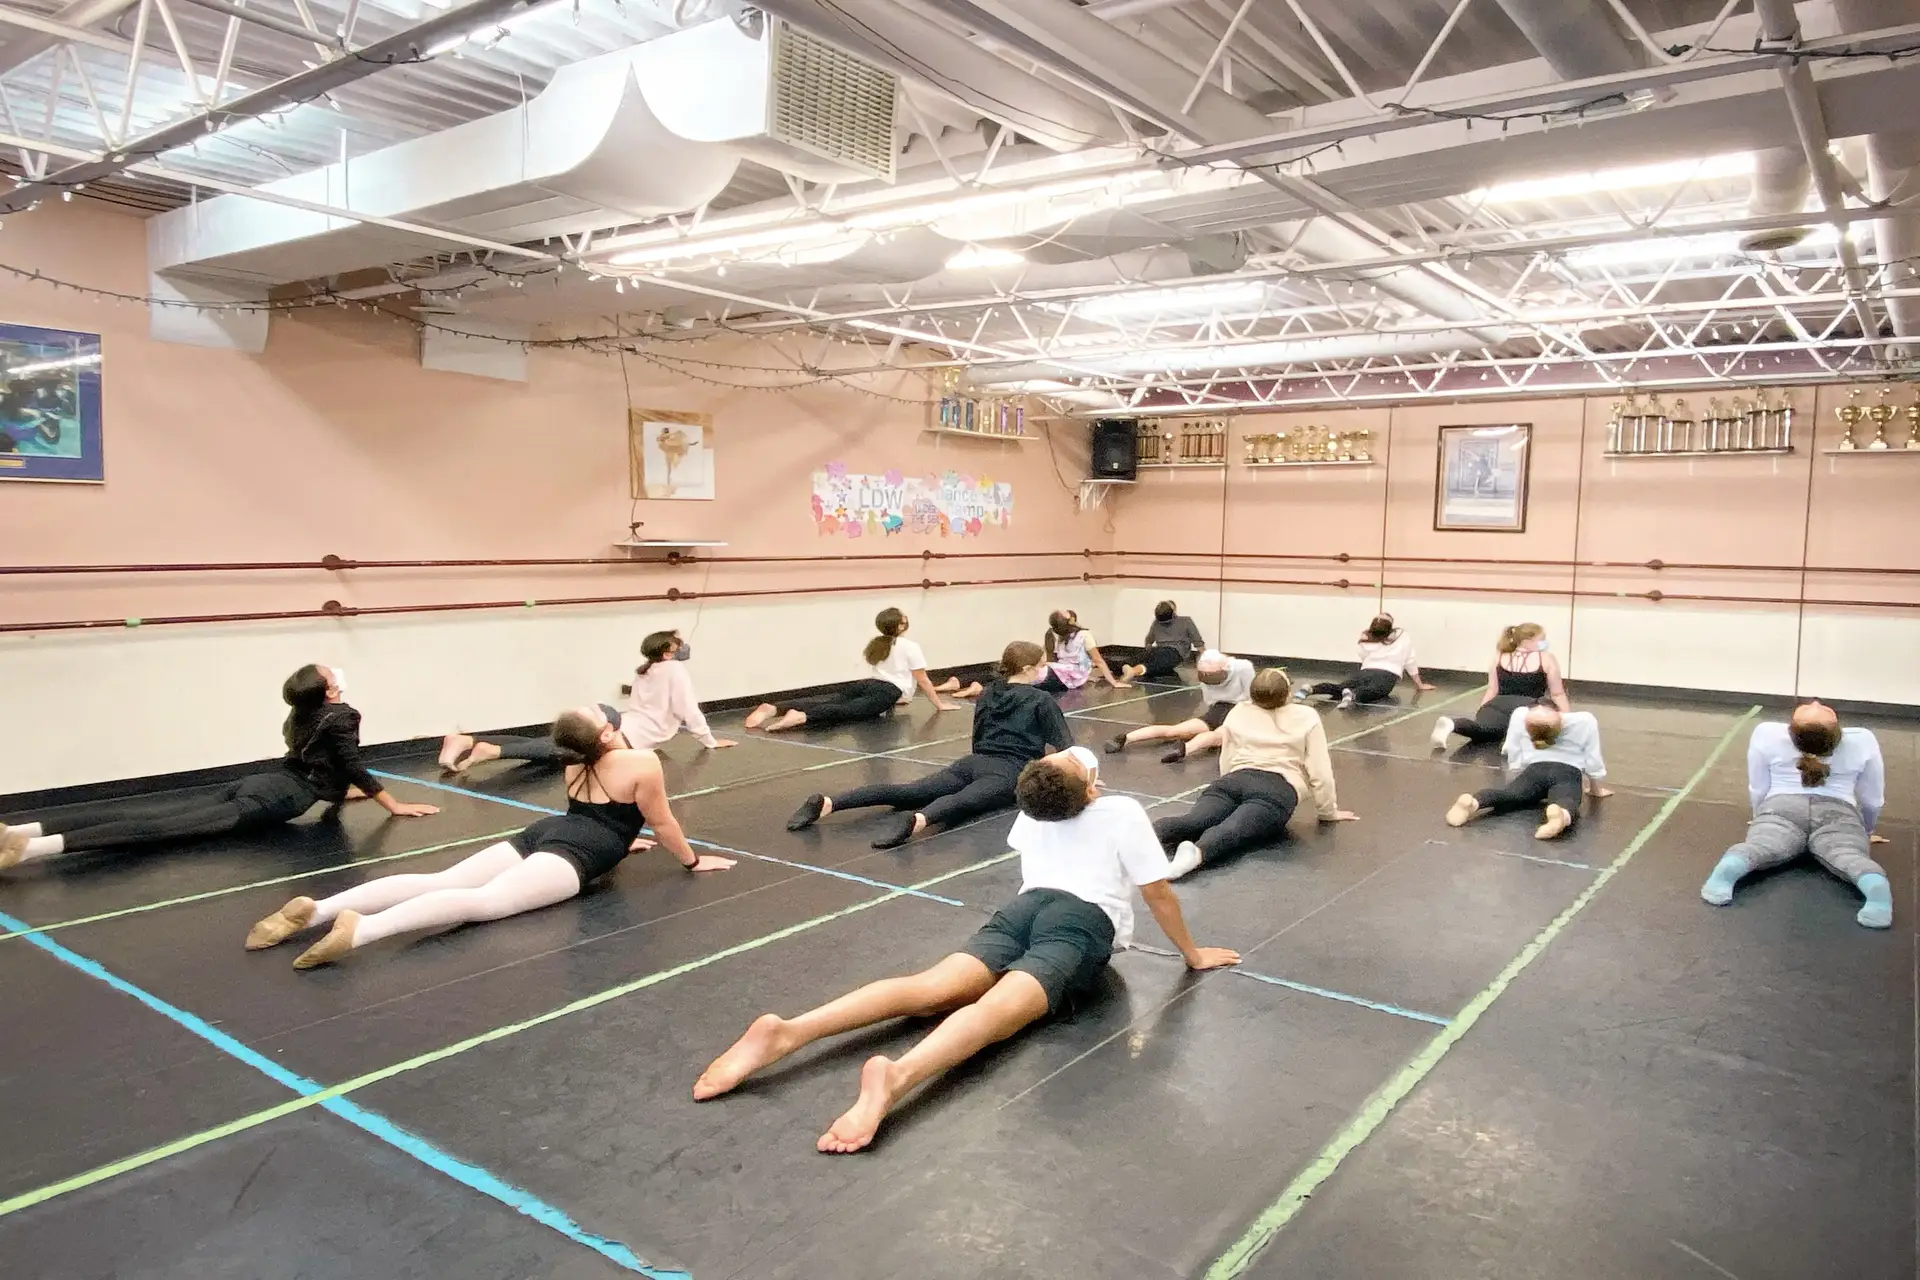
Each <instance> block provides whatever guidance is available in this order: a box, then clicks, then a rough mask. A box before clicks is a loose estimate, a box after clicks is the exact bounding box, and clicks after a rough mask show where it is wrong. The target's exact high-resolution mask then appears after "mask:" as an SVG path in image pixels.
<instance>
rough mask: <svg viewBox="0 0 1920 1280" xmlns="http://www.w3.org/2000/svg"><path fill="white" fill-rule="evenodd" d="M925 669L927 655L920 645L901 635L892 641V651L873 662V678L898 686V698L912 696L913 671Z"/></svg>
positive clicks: (906, 698)
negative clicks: (891, 682) (889, 681)
mask: <svg viewBox="0 0 1920 1280" xmlns="http://www.w3.org/2000/svg"><path fill="white" fill-rule="evenodd" d="M926 669H927V655H926V654H924V653H922V652H920V646H919V645H917V644H915V643H914V642H913V641H911V640H909V639H907V638H906V637H905V636H901V637H900V638H898V639H896V640H895V641H894V642H893V652H892V653H889V654H888V655H887V656H886V657H884V658H882V659H881V660H880V661H878V662H876V663H874V664H873V678H874V679H875V680H891V681H893V682H894V683H895V684H897V685H899V686H900V700H901V701H902V702H905V701H907V700H908V699H910V698H912V697H913V673H914V672H916V671H925V670H926Z"/></svg>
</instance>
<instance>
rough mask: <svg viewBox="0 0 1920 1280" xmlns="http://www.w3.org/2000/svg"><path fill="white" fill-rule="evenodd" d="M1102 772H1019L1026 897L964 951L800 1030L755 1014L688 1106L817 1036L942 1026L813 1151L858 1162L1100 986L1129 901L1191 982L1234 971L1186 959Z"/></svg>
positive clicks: (882, 1075)
mask: <svg viewBox="0 0 1920 1280" xmlns="http://www.w3.org/2000/svg"><path fill="white" fill-rule="evenodd" d="M1099 768H1100V765H1099V757H1098V756H1096V755H1094V754H1093V753H1092V752H1091V751H1089V750H1087V749H1086V748H1085V747H1074V748H1071V749H1070V750H1067V751H1063V752H1059V753H1057V754H1055V755H1050V756H1048V757H1046V758H1045V759H1043V760H1036V761H1034V762H1033V763H1032V764H1030V765H1028V766H1027V767H1026V768H1025V769H1023V770H1022V771H1021V773H1020V782H1019V785H1018V788H1017V794H1018V798H1019V803H1020V817H1019V818H1017V819H1016V820H1015V821H1014V824H1013V833H1012V835H1011V836H1010V837H1009V838H1008V843H1009V844H1010V845H1011V846H1012V847H1013V848H1015V849H1017V850H1019V852H1020V879H1021V886H1020V895H1019V896H1018V897H1016V898H1015V899H1014V900H1013V901H1012V902H1010V903H1008V904H1007V905H1006V906H1005V907H1003V908H1001V909H1000V910H999V911H997V912H995V913H994V915H993V918H992V919H991V920H989V921H987V923H986V925H985V927H983V928H982V929H981V930H980V931H979V932H978V933H975V934H974V935H973V937H972V939H970V940H969V941H968V942H967V944H966V947H965V948H964V949H963V950H962V951H960V952H958V953H956V954H953V955H950V956H948V957H947V958H946V959H944V960H942V961H940V962H939V963H938V964H936V965H934V966H933V967H932V968H931V969H926V970H923V971H922V972H920V973H916V974H913V975H912V976H910V977H903V978H887V979H885V980H883V981H880V982H875V983H870V984H868V985H867V986H864V987H861V988H860V989H859V990H857V991H854V992H852V993H851V994H849V995H845V996H842V997H840V998H839V999H838V1000H835V1001H833V1002H832V1003H830V1004H826V1005H822V1006H821V1007H820V1008H818V1009H814V1010H813V1011H811V1012H810V1013H804V1014H801V1015H800V1016H799V1017H797V1018H791V1019H789V1018H781V1017H778V1016H776V1015H774V1014H770V1013H769V1014H763V1015H762V1016H761V1017H760V1018H758V1019H757V1020H755V1022H754V1024H753V1025H752V1026H751V1027H750V1028H748V1030H747V1033H746V1034H745V1035H744V1036H741V1037H740V1039H739V1040H738V1041H737V1042H735V1044H734V1046H733V1047H732V1048H731V1049H728V1050H727V1051H726V1052H725V1053H723V1054H721V1055H720V1056H719V1057H718V1058H716V1059H714V1062H713V1065H712V1066H709V1067H708V1068H707V1069H706V1071H705V1072H704V1073H703V1074H702V1075H701V1076H700V1079H699V1080H698V1081H696V1082H695V1084H694V1086H693V1097H694V1100H695V1101H696V1102H704V1101H705V1100H707V1099H708V1098H713V1097H717V1096H719V1095H720V1094H723V1093H726V1092H727V1091H728V1090H730V1089H733V1088H736V1087H738V1086H739V1084H740V1082H741V1081H743V1080H745V1079H746V1078H747V1077H748V1076H750V1075H752V1074H753V1073H754V1072H756V1071H760V1070H763V1069H765V1068H766V1067H768V1066H770V1065H772V1064H773V1063H775V1062H778V1061H779V1060H780V1059H782V1058H784V1057H786V1056H787V1055H788V1054H790V1053H792V1052H794V1050H796V1049H799V1048H801V1047H802V1046H805V1045H809V1044H812V1043H813V1042H814V1041H815V1040H819V1039H821V1038H823V1037H825V1036H833V1035H840V1034H842V1033H844V1032H848V1031H854V1030H857V1029H858V1028H860V1027H865V1026H871V1025H872V1024H873V1023H876V1022H885V1021H887V1020H888V1019H890V1018H924V1017H932V1016H935V1015H940V1014H944V1015H946V1016H945V1018H944V1019H943V1020H942V1021H941V1023H940V1025H939V1026H937V1027H935V1028H934V1029H933V1031H932V1032H931V1033H929V1034H928V1036H927V1037H926V1038H925V1039H924V1040H922V1041H920V1043H919V1044H917V1045H915V1046H914V1047H913V1048H912V1049H911V1050H909V1051H908V1052H907V1053H906V1054H904V1055H903V1056H902V1057H900V1058H899V1059H898V1060H897V1061H896V1060H893V1059H890V1058H885V1057H873V1058H869V1059H867V1061H866V1065H865V1066H863V1067H862V1068H861V1069H860V1098H859V1101H857V1102H855V1103H854V1104H853V1107H852V1108H851V1109H850V1110H848V1111H847V1113H846V1114H845V1115H843V1116H841V1117H840V1118H839V1119H838V1120H836V1121H834V1122H833V1125H832V1127H831V1128H829V1129H828V1130H827V1131H826V1133H824V1134H822V1135H821V1137H820V1141H819V1142H818V1143H817V1144H816V1145H817V1146H818V1147H819V1149H820V1150H821V1151H829V1152H848V1151H858V1150H860V1149H861V1148H862V1147H865V1146H866V1145H867V1144H868V1143H870V1142H872V1141H873V1135H874V1133H875V1131H876V1130H878V1129H879V1127H880V1122H881V1121H882V1120H883V1119H885V1118H886V1115H887V1112H888V1111H890V1110H892V1109H893V1107H894V1106H895V1105H896V1104H897V1103H898V1102H899V1101H900V1099H901V1098H902V1097H903V1096H904V1095H905V1094H906V1093H907V1092H908V1091H909V1090H911V1089H912V1088H913V1087H914V1086H916V1085H918V1084H919V1083H920V1082H922V1081H923V1080H926V1079H927V1078H928V1077H930V1076H933V1075H936V1074H938V1073H939V1072H942V1071H945V1070H948V1069H949V1068H951V1067H954V1066H956V1065H958V1064H959V1063H961V1062H964V1061H966V1060H967V1059H968V1058H970V1057H972V1056H973V1055H974V1054H976V1053H978V1052H980V1050H982V1049H984V1048H986V1047H987V1046H988V1045H990V1044H996V1043H998V1042H999V1041H1001V1040H1005V1039H1006V1038H1007V1037H1009V1036H1011V1035H1013V1034H1015V1033H1016V1032H1018V1031H1020V1030H1021V1029H1022V1028H1024V1027H1026V1026H1027V1025H1028V1024H1029V1023H1032V1022H1037V1021H1038V1020H1039V1019H1041V1018H1042V1017H1044V1016H1046V1015H1047V1014H1049V1013H1055V1014H1058V1013H1060V1012H1061V1011H1062V1010H1063V1009H1065V1008H1066V1007H1067V1005H1068V1004H1069V1002H1070V1000H1071V998H1072V997H1073V996H1075V995H1077V994H1079V993H1081V992H1083V991H1085V990H1086V989H1087V988H1089V987H1090V986H1092V985H1093V984H1094V983H1095V982H1097V981H1098V980H1099V979H1100V977H1101V976H1102V974H1103V972H1104V971H1105V969H1106V966H1107V960H1108V958H1109V957H1110V956H1111V955H1112V953H1113V952H1114V951H1115V950H1117V949H1120V948H1124V947H1126V946H1128V945H1129V944H1130V943H1131V942H1132V939H1133V904H1132V897H1133V890H1134V889H1136V888H1137V889H1138V890H1139V891H1140V896H1141V898H1142V899H1144V900H1145V902H1146V904H1147V908H1148V909H1149V910H1150V911H1152V912H1153V918H1154V919H1155V920H1156V921H1158V922H1159V924H1160V928H1161V929H1162V931H1164V932H1165V933H1166V935H1167V937H1168V938H1170V939H1172V940H1173V944H1174V945H1175V946H1176V947H1178V948H1179V950H1180V954H1181V955H1182V956H1183V957H1185V959H1186V962H1187V967H1188V968H1189V969H1216V968H1219V967H1221V966H1223V965H1230V964H1238V963H1239V961H1240V957H1239V956H1238V955H1236V954H1235V953H1234V952H1231V951H1228V950H1225V949H1223V948H1219V947H1197V946H1195V945H1194V943H1193V939H1192V937H1191V936H1190V935H1189V934H1188V933H1187V925H1186V921H1185V920H1184V919H1183V918H1182V916H1181V914H1180V900H1179V899H1178V898H1177V897H1175V896H1174V892H1173V889H1172V887H1171V886H1170V885H1168V883H1167V859H1166V855H1165V854H1163V853H1161V852H1160V847H1159V845H1158V844H1157V843H1156V842H1155V840H1154V838H1153V825H1152V824H1151V823H1149V822H1148V821H1147V814H1146V810H1144V809H1142V808H1141V807H1140V802H1139V801H1137V800H1133V799H1130V798H1128V797H1126V796H1110V795H1101V794H1100V784H1099Z"/></svg>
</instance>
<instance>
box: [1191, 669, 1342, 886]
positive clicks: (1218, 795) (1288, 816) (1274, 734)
mask: <svg viewBox="0 0 1920 1280" xmlns="http://www.w3.org/2000/svg"><path fill="white" fill-rule="evenodd" d="M1290 692H1291V690H1290V689H1289V687H1288V680H1287V673H1286V672H1285V671H1282V670H1281V669H1280V668H1278V667H1269V668H1267V669H1266V670H1265V671H1262V672H1261V673H1260V674H1259V675H1257V676H1255V677H1254V678H1253V687H1252V688H1251V689H1250V690H1249V691H1248V700H1247V701H1246V702H1243V703H1241V704H1239V705H1238V706H1236V707H1234V708H1233V710H1232V712H1231V713H1230V714H1229V715H1228V716H1227V718H1226V723H1225V724H1223V725H1222V726H1221V729H1220V734H1221V737H1222V738H1223V739H1224V741H1223V742H1222V744H1221V747H1220V776H1219V778H1217V779H1216V780H1214V781H1213V782H1212V783H1211V784H1209V785H1208V787H1207V789H1206V790H1205V791H1202V792H1201V793H1200V798H1199V799H1197V800H1195V801H1194V802H1193V808H1191V809H1189V810H1188V811H1187V812H1185V813H1182V814H1176V815H1174V816H1173V817H1169V818H1162V819H1160V820H1159V821H1158V822H1156V823H1154V824H1153V833H1154V835H1156V836H1158V837H1159V839H1160V844H1161V847H1162V848H1166V847H1171V848H1172V849H1173V857H1172V865H1171V869H1170V870H1169V871H1168V873H1167V878H1168V879H1169V880H1178V879H1180V878H1181V877H1182V876H1185V875H1188V874H1190V873H1192V872H1193V871H1194V870H1196V869H1198V868H1199V867H1200V866H1201V864H1202V863H1207V864H1215V863H1219V862H1223V861H1225V860H1226V859H1228V858H1232V857H1236V856H1238V855H1239V854H1242V853H1245V852H1246V851H1247V850H1249V849H1252V848H1254V847H1256V846H1258V845H1262V844H1271V843H1272V842H1274V841H1276V840H1278V839H1280V838H1281V837H1282V836H1284V835H1286V833H1287V823H1289V822H1291V821H1292V820H1293V811H1294V809H1295V808H1297V807H1298V806H1299V804H1300V793H1301V792H1302V791H1305V792H1307V793H1309V794H1311V795H1312V796H1313V806H1314V810H1315V812H1317V813H1318V814H1319V815H1320V821H1322V822H1354V821H1357V816H1356V815H1355V814H1353V813H1350V812H1348V811H1347V810H1345V809H1342V808H1341V807H1340V802H1339V800H1338V798H1337V797H1336V795H1335V793H1334V787H1333V756H1332V753H1330V752H1329V751H1328V749H1327V731H1326V728H1325V726H1323V725H1322V724H1321V723H1320V713H1319V712H1317V711H1315V710H1314V709H1313V708H1312V707H1303V706H1300V705H1298V704H1296V703H1294V702H1292V701H1291V700H1290V699H1289V697H1288V694H1289V693H1290Z"/></svg>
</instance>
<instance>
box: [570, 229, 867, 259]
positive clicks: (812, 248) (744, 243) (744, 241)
mask: <svg viewBox="0 0 1920 1280" xmlns="http://www.w3.org/2000/svg"><path fill="white" fill-rule="evenodd" d="M869 238H870V237H869V236H867V235H866V234H865V233H863V232H859V231H850V230H848V229H847V228H845V227H841V226H836V225H835V224H833V223H831V222H824V223H815V224H812V225H808V226H799V227H784V226H783V227H768V228H766V229H764V230H761V231H741V232H737V233H735V234H734V235H730V236H713V237H711V238H708V239H692V240H669V241H666V242H663V243H661V244H655V245H648V246H646V247H645V248H642V249H628V250H626V251H625V252H622V253H616V254H614V255H613V256H612V257H611V258H608V259H607V263H608V265H609V266H615V267H649V266H659V265H662V264H665V263H669V262H679V261H683V260H685V259H688V258H712V257H721V256H729V255H738V254H746V253H751V252H753V251H754V250H762V251H768V250H771V251H772V252H763V254H762V256H765V257H768V258H773V259H775V260H779V259H780V251H782V250H785V251H788V252H789V253H790V254H795V255H797V254H802V253H812V252H817V251H820V250H830V249H841V250H850V249H854V248H858V247H859V246H860V245H863V244H865V243H866V242H867V241H868V239H869Z"/></svg>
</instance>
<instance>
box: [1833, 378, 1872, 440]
mask: <svg viewBox="0 0 1920 1280" xmlns="http://www.w3.org/2000/svg"><path fill="white" fill-rule="evenodd" d="M1833 412H1834V416H1835V417H1837V418H1839V419H1840V425H1841V426H1843V427H1845V428H1846V430H1845V431H1843V432H1842V433H1841V435H1840V443H1839V444H1837V445H1835V446H1834V448H1836V449H1838V450H1840V451H1841V452H1842V453H1852V452H1853V451H1854V450H1855V449H1858V448H1859V447H1860V446H1859V445H1857V444H1855V443H1854V442H1853V432H1854V428H1856V427H1858V426H1859V425H1860V419H1862V418H1864V417H1866V416H1867V411H1866V410H1865V409H1862V408H1861V407H1860V388H1858V387H1855V388H1854V389H1853V390H1851V391H1849V392H1847V402H1846V403H1845V404H1843V405H1841V406H1840V407H1839V408H1838V409H1835V410H1834V411H1833Z"/></svg>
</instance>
